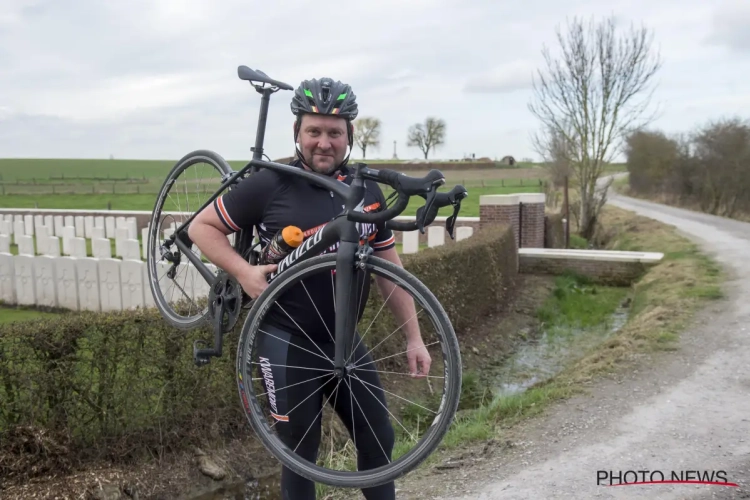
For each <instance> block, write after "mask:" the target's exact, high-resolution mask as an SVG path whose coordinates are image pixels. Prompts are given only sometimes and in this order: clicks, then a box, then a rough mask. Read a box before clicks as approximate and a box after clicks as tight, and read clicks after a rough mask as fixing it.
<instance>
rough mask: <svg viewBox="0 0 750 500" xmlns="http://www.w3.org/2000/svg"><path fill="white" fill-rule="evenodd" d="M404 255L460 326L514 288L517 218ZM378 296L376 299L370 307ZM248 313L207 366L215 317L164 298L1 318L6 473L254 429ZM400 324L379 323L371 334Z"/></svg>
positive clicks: (116, 457)
mask: <svg viewBox="0 0 750 500" xmlns="http://www.w3.org/2000/svg"><path fill="white" fill-rule="evenodd" d="M402 260H403V262H404V267H406V268H407V269H409V270H410V271H412V272H413V273H414V274H415V275H416V276H417V277H419V278H420V279H421V280H422V281H423V282H424V283H425V284H426V285H427V286H428V287H429V288H430V289H431V290H432V291H433V293H435V295H436V296H437V297H438V299H439V300H440V301H441V303H442V304H443V307H444V308H445V310H446V312H447V314H448V315H449V317H450V319H451V321H452V322H453V325H454V327H455V328H456V331H457V332H458V333H459V338H460V334H461V331H462V329H463V328H465V327H466V326H467V325H470V324H472V323H474V322H476V321H478V320H479V319H480V318H482V317H483V316H484V315H486V314H488V313H490V312H492V311H493V310H494V309H496V308H497V306H499V305H500V304H501V303H503V302H504V301H505V299H506V298H507V297H508V295H509V294H510V293H511V292H512V287H513V285H514V277H515V275H516V272H517V262H518V259H517V254H516V249H515V244H514V241H513V237H512V232H511V231H510V229H509V228H508V227H506V226H498V227H496V228H493V229H488V230H483V231H479V232H477V233H475V235H474V236H472V237H471V238H468V239H466V240H463V241H461V242H458V243H457V244H455V245H444V246H442V247H436V248H432V249H429V250H424V251H421V252H419V253H417V254H410V255H404V256H402ZM376 296H378V294H377V293H371V297H373V298H374V297H376ZM378 297H379V296H378ZM378 307H379V304H378V300H371V302H370V304H369V305H368V308H369V309H370V310H369V311H366V313H365V314H366V316H368V317H372V314H373V312H374V311H376V310H377V309H376V308H378ZM243 319H244V318H241V319H240V322H239V323H238V325H237V327H236V328H235V331H234V332H232V333H230V334H227V335H226V337H225V341H224V356H222V357H221V358H212V360H211V363H210V364H209V365H207V366H204V367H202V368H197V367H196V366H195V365H194V364H193V360H192V346H193V341H194V340H196V339H199V338H200V339H211V338H212V332H211V331H210V329H209V328H208V327H201V328H199V329H196V330H193V331H190V332H183V331H179V330H176V329H173V328H171V327H170V326H168V325H167V324H166V323H165V322H164V321H163V320H162V318H161V316H160V315H159V313H158V312H157V311H156V310H155V309H146V310H143V309H140V310H135V311H118V312H109V313H93V312H81V313H77V312H76V313H71V314H63V315H60V316H59V317H55V318H54V319H39V320H32V321H25V322H18V323H10V324H4V325H0V401H2V404H1V405H0V477H2V478H6V479H11V480H13V479H16V480H18V479H20V478H22V477H29V476H34V475H39V474H42V473H44V472H48V471H50V470H55V471H56V472H59V473H64V472H65V471H66V470H70V469H71V468H75V466H76V465H77V464H80V463H82V462H87V461H91V460H102V459H104V460H110V461H115V462H119V461H125V460H134V459H137V458H138V457H141V456H144V455H145V454H154V455H161V454H163V453H165V452H168V451H173V450H182V449H187V447H188V446H191V445H198V444H200V443H203V442H205V440H207V439H210V440H213V441H216V440H219V441H222V440H228V439H232V438H235V437H238V436H240V435H244V436H247V435H248V434H249V433H250V432H251V431H250V429H249V426H248V425H247V423H246V420H245V418H244V416H243V414H242V412H241V407H240V402H239V398H238V394H237V389H236V385H235V374H234V363H235V359H234V358H235V353H236V346H237V339H238V335H239V331H240V329H241V325H242V321H243ZM365 324H369V322H368V323H365ZM392 331H393V330H389V329H388V328H386V327H385V326H383V325H380V324H377V328H374V329H373V332H372V333H371V334H368V337H369V342H370V343H371V345H372V343H374V342H376V341H377V340H378V337H380V338H382V337H381V336H382V335H384V334H385V335H387V334H388V333H390V332H392ZM386 332H387V333H386ZM394 337H396V336H395V335H394ZM0 483H2V481H0Z"/></svg>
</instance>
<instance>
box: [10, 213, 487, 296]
mask: <svg viewBox="0 0 750 500" xmlns="http://www.w3.org/2000/svg"><path fill="white" fill-rule="evenodd" d="M3 219H4V220H0V300H2V301H3V302H5V303H7V304H23V305H43V306H49V307H61V308H66V309H73V310H93V311H108V310H123V309H130V308H136V307H152V306H154V300H153V296H152V293H151V290H150V287H149V285H148V283H149V282H148V272H147V269H146V263H145V262H144V260H145V259H146V252H147V251H148V245H147V244H146V242H147V241H148V230H149V229H148V227H146V228H143V229H142V230H141V241H142V242H144V244H143V245H141V243H140V242H139V240H138V237H137V225H136V219H135V217H98V216H97V217H94V216H85V217H84V216H76V217H73V216H30V215H26V216H20V215H13V216H9V215H6V216H4V217H3ZM173 231H174V224H172V225H170V226H169V227H167V228H165V229H163V231H162V233H163V235H164V237H168V236H169V235H170V234H171V233H172V232H173ZM427 231H428V246H429V247H434V246H440V245H442V244H444V243H445V228H444V226H443V224H442V223H441V222H439V221H436V224H435V225H434V226H431V227H429V228H428V229H427ZM472 232H473V229H472V228H471V227H470V226H463V227H461V226H460V227H457V228H456V233H457V234H456V239H457V240H461V239H464V238H468V237H470V236H471V235H472ZM11 237H12V238H13V241H14V243H15V244H16V245H18V255H12V254H11V253H10V248H9V247H10V241H11ZM402 237H403V242H402V245H403V246H402V253H415V252H418V251H419V233H418V232H416V231H411V232H406V233H403V234H402ZM110 238H114V240H115V252H114V256H113V255H112V252H111V243H110ZM86 239H91V247H92V255H93V257H88V256H87V251H86ZM231 239H232V238H231V236H230V240H231ZM60 240H62V248H61V245H60ZM35 242H36V248H35V244H34V243H35ZM196 253H199V252H197V249H196ZM115 257H119V258H115ZM142 259H143V260H142ZM209 268H210V269H211V270H212V271H214V272H215V271H216V268H215V266H212V265H209ZM168 269H169V264H167V263H159V275H160V276H163V275H164V273H165V272H166V271H167V270H168ZM178 269H179V271H178V274H177V276H176V277H175V282H176V283H177V287H175V285H174V284H173V283H172V282H171V281H170V280H168V279H162V280H161V281H160V287H161V289H162V292H163V293H164V296H165V297H167V298H168V299H169V298H178V297H179V296H181V295H182V291H181V290H180V288H182V289H183V290H184V291H185V293H186V294H187V295H188V296H189V297H192V298H193V299H194V300H195V299H198V298H200V297H203V296H205V295H206V294H207V293H208V286H207V284H206V283H205V281H204V280H203V279H202V278H201V277H200V275H199V274H198V272H197V270H196V269H195V267H194V266H193V265H191V264H188V265H187V266H180V267H179V268H178Z"/></svg>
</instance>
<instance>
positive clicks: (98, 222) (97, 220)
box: [94, 215, 104, 229]
mask: <svg viewBox="0 0 750 500" xmlns="http://www.w3.org/2000/svg"><path fill="white" fill-rule="evenodd" d="M94 227H100V228H102V229H104V216H103V215H96V216H94Z"/></svg>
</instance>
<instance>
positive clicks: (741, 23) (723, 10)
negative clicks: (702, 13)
mask: <svg viewBox="0 0 750 500" xmlns="http://www.w3.org/2000/svg"><path fill="white" fill-rule="evenodd" d="M748 26H750V3H748V2H747V1H745V0H730V1H724V2H723V3H721V4H720V5H717V6H716V10H715V12H714V15H713V16H712V18H711V33H710V34H709V36H708V37H706V42H707V43H708V44H712V45H723V46H725V47H727V48H729V49H730V50H731V51H734V52H741V53H748V52H750V29H748Z"/></svg>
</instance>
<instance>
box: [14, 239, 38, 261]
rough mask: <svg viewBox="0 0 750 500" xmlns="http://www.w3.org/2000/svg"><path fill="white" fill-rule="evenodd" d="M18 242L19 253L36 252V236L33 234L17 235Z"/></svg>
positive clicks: (31, 253)
mask: <svg viewBox="0 0 750 500" xmlns="http://www.w3.org/2000/svg"><path fill="white" fill-rule="evenodd" d="M16 244H17V245H18V255H31V256H32V257H33V256H34V255H35V253H34V237H33V236H26V235H24V236H17V237H16Z"/></svg>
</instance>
